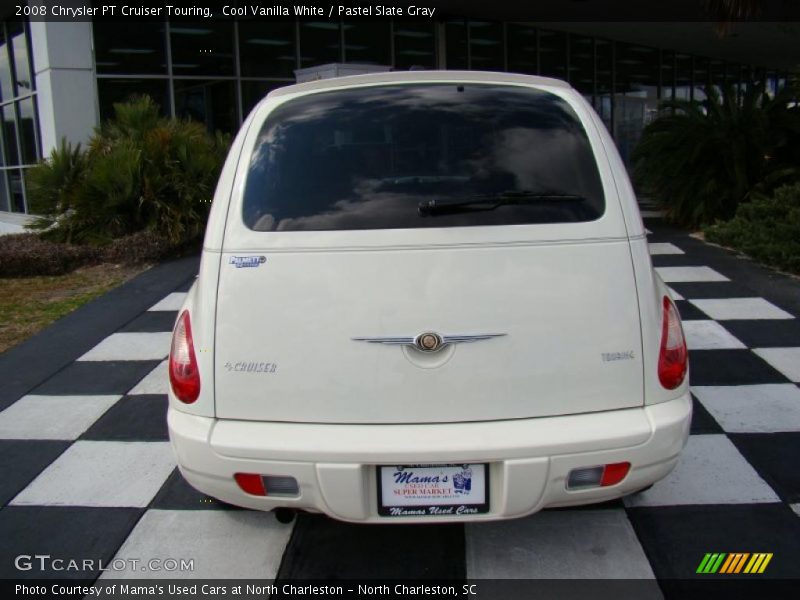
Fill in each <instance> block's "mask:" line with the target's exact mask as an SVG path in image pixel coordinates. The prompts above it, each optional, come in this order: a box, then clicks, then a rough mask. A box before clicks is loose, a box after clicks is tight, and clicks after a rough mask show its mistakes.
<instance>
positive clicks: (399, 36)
mask: <svg viewBox="0 0 800 600" xmlns="http://www.w3.org/2000/svg"><path fill="white" fill-rule="evenodd" d="M435 50H436V44H435V37H434V33H433V24H432V23H428V22H416V21H399V20H398V21H395V23H394V66H395V67H396V68H398V69H408V68H410V67H413V66H419V67H427V68H429V69H433V68H434V67H435V66H436V54H435Z"/></svg>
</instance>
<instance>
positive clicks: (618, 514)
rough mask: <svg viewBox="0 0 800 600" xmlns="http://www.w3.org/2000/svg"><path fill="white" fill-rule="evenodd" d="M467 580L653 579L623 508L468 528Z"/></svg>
mask: <svg viewBox="0 0 800 600" xmlns="http://www.w3.org/2000/svg"><path fill="white" fill-rule="evenodd" d="M465 529H466V545H467V552H466V554H467V578H468V579H568V578H570V579H651V578H653V571H652V569H651V568H650V563H649V562H648V560H647V558H646V557H645V554H644V552H643V551H642V547H641V545H640V544H639V540H638V539H637V538H636V534H635V533H634V531H633V527H632V526H631V524H630V521H628V517H627V516H626V515H625V511H624V510H623V509H608V510H580V511H544V512H540V513H537V514H535V515H532V516H530V517H526V518H524V519H515V520H513V521H499V522H496V523H474V524H468V525H467V526H466V528H465Z"/></svg>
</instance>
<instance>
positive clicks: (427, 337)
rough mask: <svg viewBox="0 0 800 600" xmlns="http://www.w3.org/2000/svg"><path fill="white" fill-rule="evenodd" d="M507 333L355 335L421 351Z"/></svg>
mask: <svg viewBox="0 0 800 600" xmlns="http://www.w3.org/2000/svg"><path fill="white" fill-rule="evenodd" d="M504 335H506V334H505V333H478V334H463V335H439V334H438V333H434V332H433V331H426V332H425V333H420V334H419V335H417V336H415V337H402V336H398V337H354V338H353V340H354V341H356V342H367V343H369V344H388V345H391V346H411V347H412V348H416V349H417V350H419V351H421V352H437V351H438V350H441V349H442V348H444V347H445V346H449V345H450V344H468V343H472V342H480V341H483V340H489V339H492V338H496V337H501V336H504Z"/></svg>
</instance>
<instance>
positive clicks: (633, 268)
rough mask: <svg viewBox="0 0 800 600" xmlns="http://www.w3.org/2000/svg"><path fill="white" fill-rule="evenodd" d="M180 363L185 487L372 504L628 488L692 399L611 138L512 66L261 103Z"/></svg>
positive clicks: (177, 352) (219, 193) (514, 500)
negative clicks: (507, 70)
mask: <svg viewBox="0 0 800 600" xmlns="http://www.w3.org/2000/svg"><path fill="white" fill-rule="evenodd" d="M169 376H170V383H171V389H170V402H169V414H168V421H169V432H170V439H171V441H172V446H173V448H174V451H175V454H176V456H177V462H178V464H179V466H180V470H181V472H182V474H183V476H184V477H185V478H186V480H187V481H188V482H189V483H190V484H191V485H192V486H194V487H195V488H197V489H198V490H200V491H202V492H204V493H206V494H208V495H210V496H213V497H216V498H219V499H220V500H222V501H224V502H228V503H231V504H235V505H239V506H244V507H249V508H253V509H259V510H271V509H276V508H280V509H289V510H305V511H311V512H322V513H325V514H327V515H330V516H331V517H334V518H337V519H342V520H345V521H352V522H360V523H367V522H372V523H377V522H381V523H382V522H387V523H388V522H395V523H412V522H449V521H462V520H470V521H480V520H491V519H502V518H511V517H521V516H524V515H529V514H531V513H533V512H535V511H538V510H541V509H543V508H548V507H554V506H572V505H578V504H586V503H592V502H601V501H605V500H610V499H613V498H618V497H621V496H624V495H626V494H631V493H634V492H637V491H639V490H642V489H643V488H646V487H648V486H650V485H651V484H652V483H653V482H655V481H657V480H659V479H661V478H662V477H664V476H665V475H667V473H669V472H670V470H671V469H672V468H673V467H674V466H675V464H676V462H677V460H678V455H679V453H680V452H681V449H682V448H683V446H684V444H685V442H686V439H687V436H688V433H689V422H690V419H691V411H692V408H691V407H692V404H691V397H690V395H689V391H688V381H687V380H688V365H687V349H686V343H685V340H684V336H683V331H682V328H681V323H680V318H679V316H678V312H677V310H676V308H675V305H674V304H673V302H672V300H671V299H670V296H669V293H668V289H667V288H666V286H665V285H664V283H663V282H662V281H661V280H660V279H659V277H658V276H657V275H656V274H655V273H654V271H653V268H652V265H651V262H650V256H649V253H648V246H647V240H646V236H645V230H644V227H643V225H642V220H641V217H640V215H639V212H638V208H637V204H636V199H635V197H634V193H633V190H632V189H631V185H630V182H629V180H628V177H627V175H626V171H625V167H624V166H623V164H622V162H621V160H620V157H619V155H618V153H617V151H616V149H615V147H614V142H613V141H612V139H611V138H610V136H609V135H608V133H607V131H606V129H605V127H604V126H603V124H602V122H601V120H600V119H599V117H598V116H597V115H596V114H595V113H594V112H593V110H592V109H591V107H590V106H589V105H588V104H587V102H586V101H585V100H584V99H583V97H582V96H581V95H580V94H578V93H577V92H576V91H575V90H574V89H572V88H571V87H570V86H568V85H567V84H565V83H563V82H561V81H556V80H553V79H544V78H539V77H529V76H522V75H512V74H503V73H479V72H455V71H451V72H447V71H439V72H437V71H431V72H419V71H416V72H414V71H412V72H405V73H384V74H373V75H363V76H354V77H343V78H339V79H330V80H325V81H317V82H312V83H304V84H300V85H293V86H288V87H284V88H281V89H279V90H275V91H273V92H271V93H270V94H269V95H268V96H267V97H266V98H265V99H264V100H262V101H261V103H260V104H259V105H258V106H257V107H256V108H255V109H254V110H253V111H252V113H251V114H250V115H249V117H248V118H247V120H246V121H245V123H244V124H243V126H242V128H241V130H240V131H239V134H238V135H237V137H236V139H235V141H234V142H233V146H232V148H231V150H230V154H229V156H228V158H227V161H226V162H225V165H224V168H223V170H222V174H221V176H220V180H219V184H218V187H217V190H216V194H215V196H214V202H213V207H212V210H211V216H210V219H209V222H208V230H207V233H206V237H205V242H204V247H203V254H202V260H201V264H200V273H199V277H198V279H197V281H196V282H195V284H194V286H193V287H192V289H191V291H190V292H189V294H188V297H187V299H186V303H185V305H184V306H183V308H182V310H181V311H180V313H179V317H178V320H177V323H176V325H175V330H174V334H173V341H172V348H171V353H170V358H169ZM282 514H284V515H285V514H286V512H285V511H284V512H283V513H282Z"/></svg>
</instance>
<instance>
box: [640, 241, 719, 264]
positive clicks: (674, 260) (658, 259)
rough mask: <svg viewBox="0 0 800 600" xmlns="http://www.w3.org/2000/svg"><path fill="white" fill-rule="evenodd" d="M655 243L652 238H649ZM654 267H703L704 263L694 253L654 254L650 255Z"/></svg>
mask: <svg viewBox="0 0 800 600" xmlns="http://www.w3.org/2000/svg"><path fill="white" fill-rule="evenodd" d="M648 241H650V242H651V243H653V242H652V241H651V240H648ZM650 258H651V259H652V262H653V266H654V267H702V266H705V264H704V263H702V262H700V261H698V259H697V257H696V256H694V255H692V254H653V255H651V257H650Z"/></svg>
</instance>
